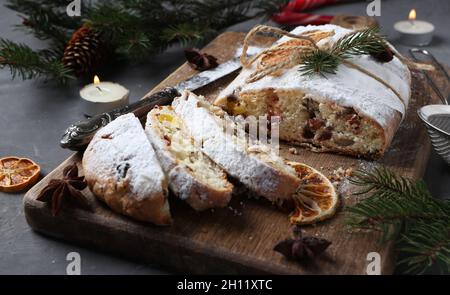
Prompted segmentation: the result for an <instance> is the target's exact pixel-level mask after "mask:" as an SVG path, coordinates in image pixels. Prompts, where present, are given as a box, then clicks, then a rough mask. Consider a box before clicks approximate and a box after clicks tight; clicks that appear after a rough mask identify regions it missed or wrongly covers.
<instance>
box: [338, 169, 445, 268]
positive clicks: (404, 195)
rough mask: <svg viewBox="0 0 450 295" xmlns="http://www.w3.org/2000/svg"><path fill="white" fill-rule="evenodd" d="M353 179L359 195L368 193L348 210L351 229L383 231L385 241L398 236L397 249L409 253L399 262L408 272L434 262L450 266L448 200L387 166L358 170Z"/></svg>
mask: <svg viewBox="0 0 450 295" xmlns="http://www.w3.org/2000/svg"><path fill="white" fill-rule="evenodd" d="M350 182H351V183H352V184H354V185H356V186H359V187H361V190H360V191H358V192H357V193H356V194H358V195H361V194H364V195H367V196H368V197H367V198H365V199H364V200H362V201H361V202H359V203H358V204H357V205H354V206H351V207H348V208H347V209H346V212H347V221H346V222H347V224H348V225H349V226H350V227H351V228H357V229H368V230H375V231H380V232H382V233H383V236H382V241H386V240H388V239H393V238H397V237H399V238H398V239H397V242H398V243H397V244H398V245H399V248H398V250H399V251H402V252H403V253H404V254H405V255H407V257H406V258H405V259H403V260H401V261H400V262H399V265H401V266H406V270H405V271H407V272H412V273H420V272H423V271H425V270H426V269H427V268H428V267H430V266H432V265H435V264H436V265H444V266H447V267H448V263H449V260H450V231H449V229H450V202H449V201H443V200H438V199H435V198H433V197H432V196H431V194H430V193H429V191H428V190H427V188H426V186H425V184H424V183H423V182H422V181H417V182H414V181H411V180H409V179H406V178H404V177H400V176H397V175H395V174H394V173H393V172H392V171H390V170H388V169H386V168H379V169H375V170H374V171H370V172H367V171H366V172H364V171H357V172H356V173H355V174H354V176H353V177H352V178H351V179H350ZM399 233H400V235H398V234H399Z"/></svg>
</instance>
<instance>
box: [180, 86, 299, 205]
mask: <svg viewBox="0 0 450 295" xmlns="http://www.w3.org/2000/svg"><path fill="white" fill-rule="evenodd" d="M172 105H173V107H174V109H175V112H176V113H177V114H178V115H179V116H180V117H181V118H182V119H183V121H184V122H185V125H186V127H187V128H188V129H189V132H190V133H191V135H192V137H193V138H194V140H195V141H196V143H199V144H201V147H202V151H203V152H204V153H205V154H206V155H207V156H208V157H210V158H211V159H212V160H213V161H214V162H216V163H217V164H219V165H220V166H221V167H222V168H223V169H224V170H225V171H226V172H227V173H228V174H229V175H231V176H232V177H234V178H236V179H238V180H239V181H240V182H241V183H243V184H244V185H245V186H247V187H248V188H249V189H250V190H252V191H253V192H255V193H256V194H258V195H260V196H263V197H265V198H267V199H269V200H271V201H274V202H275V201H278V200H283V199H287V198H290V197H291V196H292V194H293V193H294V192H295V191H296V190H297V187H298V186H299V184H300V180H299V179H298V178H297V176H296V173H295V171H294V169H293V168H292V167H290V166H288V165H286V164H285V163H284V160H283V159H281V158H280V157H279V156H278V155H277V154H276V153H275V152H274V151H273V150H272V149H271V148H270V147H269V146H267V145H264V144H261V143H258V142H255V143H254V144H252V145H251V146H249V147H247V143H246V141H245V139H242V138H239V137H237V136H236V135H234V134H232V133H230V132H227V130H237V129H238V128H237V126H236V123H234V122H233V121H232V120H230V119H229V118H228V117H227V114H226V113H225V112H224V111H223V110H221V109H220V108H218V107H215V106H213V105H211V104H210V103H209V102H207V101H206V100H205V99H204V98H202V97H197V96H196V95H195V94H193V93H191V92H188V91H186V92H184V93H183V95H182V96H181V97H179V98H177V99H175V100H174V102H173V104H172ZM225 124H227V125H228V126H227V127H226V128H225Z"/></svg>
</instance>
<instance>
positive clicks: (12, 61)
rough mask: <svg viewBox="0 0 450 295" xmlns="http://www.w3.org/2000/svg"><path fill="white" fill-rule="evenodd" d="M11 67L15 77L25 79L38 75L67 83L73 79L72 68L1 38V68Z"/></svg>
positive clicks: (22, 45)
mask: <svg viewBox="0 0 450 295" xmlns="http://www.w3.org/2000/svg"><path fill="white" fill-rule="evenodd" d="M5 67H7V68H9V70H10V72H11V76H12V77H13V79H14V78H15V77H16V76H19V77H21V78H22V79H23V80H26V79H33V78H37V77H45V78H46V79H49V78H51V79H54V80H57V81H58V82H61V83H65V82H67V80H68V79H73V75H72V74H71V72H70V70H69V69H67V68H65V67H64V65H63V64H62V63H61V62H60V61H59V60H56V59H48V58H47V57H46V55H45V54H40V53H39V52H36V51H34V50H32V49H31V48H30V47H28V46H26V45H24V44H18V43H14V42H12V41H10V40H7V39H3V38H0V69H3V68H5Z"/></svg>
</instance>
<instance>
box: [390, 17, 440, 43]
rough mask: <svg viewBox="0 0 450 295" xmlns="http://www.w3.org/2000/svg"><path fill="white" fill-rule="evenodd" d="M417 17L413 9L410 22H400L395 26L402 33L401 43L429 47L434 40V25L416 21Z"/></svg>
mask: <svg viewBox="0 0 450 295" xmlns="http://www.w3.org/2000/svg"><path fill="white" fill-rule="evenodd" d="M416 16H417V13H416V10H415V9H412V10H411V11H410V13H409V20H404V21H399V22H397V23H396V24H395V25H394V28H395V30H396V31H397V32H399V33H400V38H399V41H400V42H401V43H403V44H405V45H418V46H424V45H428V44H430V43H431V40H432V39H433V32H434V25H433V24H431V23H429V22H426V21H422V20H416Z"/></svg>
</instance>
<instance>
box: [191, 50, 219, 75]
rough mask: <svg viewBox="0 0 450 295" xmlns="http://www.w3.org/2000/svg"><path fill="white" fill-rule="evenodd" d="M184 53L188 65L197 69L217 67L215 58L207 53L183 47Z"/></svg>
mask: <svg viewBox="0 0 450 295" xmlns="http://www.w3.org/2000/svg"><path fill="white" fill-rule="evenodd" d="M184 55H185V56H186V59H187V61H188V62H189V65H190V66H191V67H192V68H193V69H194V70H197V71H205V70H209V69H212V68H215V67H217V66H218V65H219V64H218V63H217V58H215V57H214V56H212V55H209V54H207V53H201V52H200V51H199V50H198V49H196V48H191V49H185V50H184Z"/></svg>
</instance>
